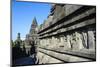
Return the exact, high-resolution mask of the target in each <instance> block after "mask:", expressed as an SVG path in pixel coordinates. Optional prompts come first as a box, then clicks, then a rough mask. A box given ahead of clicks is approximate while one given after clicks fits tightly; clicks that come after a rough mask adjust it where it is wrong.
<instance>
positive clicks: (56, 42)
mask: <svg viewBox="0 0 100 67" xmlns="http://www.w3.org/2000/svg"><path fill="white" fill-rule="evenodd" d="M38 29H39V30H38V33H37V34H38V39H39V43H38V44H37V58H38V60H39V64H49V63H64V62H66V63H67V62H81V61H94V60H96V54H95V53H96V7H95V6H82V5H65V4H52V8H51V12H50V14H49V15H48V18H47V19H46V20H45V21H44V23H43V24H42V25H40V27H39V28H38Z"/></svg>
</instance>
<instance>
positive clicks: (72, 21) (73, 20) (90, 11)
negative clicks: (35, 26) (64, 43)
mask: <svg viewBox="0 0 100 67" xmlns="http://www.w3.org/2000/svg"><path fill="white" fill-rule="evenodd" d="M93 13H95V8H93V9H90V10H88V11H86V12H84V13H82V14H80V15H78V16H76V17H74V18H73V19H71V20H69V21H67V22H64V23H62V24H60V26H58V25H57V26H55V27H54V28H53V30H57V29H60V28H63V26H65V25H67V26H68V24H70V23H74V22H75V21H78V20H80V19H84V17H86V16H87V18H89V15H90V16H91V14H93ZM53 30H49V31H47V32H43V33H41V34H39V35H40V36H41V35H45V34H47V33H51V32H53Z"/></svg>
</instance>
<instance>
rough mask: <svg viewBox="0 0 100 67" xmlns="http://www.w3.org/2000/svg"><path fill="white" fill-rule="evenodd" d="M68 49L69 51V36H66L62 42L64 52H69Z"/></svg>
mask: <svg viewBox="0 0 100 67" xmlns="http://www.w3.org/2000/svg"><path fill="white" fill-rule="evenodd" d="M69 49H71V43H70V35H66V36H65V40H64V50H69Z"/></svg>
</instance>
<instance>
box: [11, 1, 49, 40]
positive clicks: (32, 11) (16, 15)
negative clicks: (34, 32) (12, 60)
mask: <svg viewBox="0 0 100 67" xmlns="http://www.w3.org/2000/svg"><path fill="white" fill-rule="evenodd" d="M50 9H51V5H50V4H48V3H39V2H19V1H17V2H16V1H15V0H12V40H16V38H17V33H20V34H21V38H22V39H24V38H25V37H26V34H28V33H29V30H30V27H31V24H32V21H33V19H34V17H36V19H37V23H38V25H40V24H42V23H43V21H44V20H45V19H47V16H48V14H49V13H50Z"/></svg>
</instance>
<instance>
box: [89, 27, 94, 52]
mask: <svg viewBox="0 0 100 67" xmlns="http://www.w3.org/2000/svg"><path fill="white" fill-rule="evenodd" d="M87 33H88V48H89V49H93V50H95V38H94V33H93V30H91V29H89V30H88V32H87Z"/></svg>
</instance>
